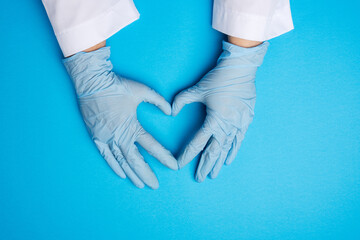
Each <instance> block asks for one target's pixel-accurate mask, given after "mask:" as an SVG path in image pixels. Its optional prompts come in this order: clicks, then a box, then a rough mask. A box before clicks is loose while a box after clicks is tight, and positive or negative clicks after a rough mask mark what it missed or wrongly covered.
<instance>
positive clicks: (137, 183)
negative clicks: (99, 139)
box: [110, 143, 145, 188]
mask: <svg viewBox="0 0 360 240" xmlns="http://www.w3.org/2000/svg"><path fill="white" fill-rule="evenodd" d="M110 149H111V151H112V153H113V154H114V156H115V158H116V160H117V161H118V162H119V165H120V166H121V168H122V169H123V170H124V172H125V174H126V175H127V176H128V178H129V179H130V181H131V182H132V183H133V184H134V185H135V186H136V187H138V188H144V186H145V185H144V183H143V182H142V181H141V180H140V178H139V177H138V176H137V175H136V174H135V172H134V171H133V170H132V169H131V167H130V166H129V164H128V163H127V162H126V160H125V158H124V156H123V154H122V152H121V150H120V149H119V147H118V146H116V144H114V143H113V144H111V145H110Z"/></svg>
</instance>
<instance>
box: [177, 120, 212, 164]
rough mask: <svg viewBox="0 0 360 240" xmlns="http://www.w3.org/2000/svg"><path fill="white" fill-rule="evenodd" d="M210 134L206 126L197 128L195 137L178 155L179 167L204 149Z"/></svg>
mask: <svg viewBox="0 0 360 240" xmlns="http://www.w3.org/2000/svg"><path fill="white" fill-rule="evenodd" d="M211 135H212V134H211V132H210V131H209V130H208V129H207V128H204V126H203V127H201V128H200V129H199V131H198V132H197V133H196V135H195V137H194V138H193V139H192V140H191V142H190V143H189V144H188V145H187V146H186V148H185V150H184V151H183V152H182V153H181V155H180V156H179V158H178V166H179V169H180V168H182V167H184V166H185V165H186V164H188V163H189V162H190V161H191V160H193V159H194V158H195V157H196V156H197V155H198V154H199V153H200V152H201V151H202V150H203V149H204V147H205V146H206V144H207V142H208V141H209V139H210V137H211Z"/></svg>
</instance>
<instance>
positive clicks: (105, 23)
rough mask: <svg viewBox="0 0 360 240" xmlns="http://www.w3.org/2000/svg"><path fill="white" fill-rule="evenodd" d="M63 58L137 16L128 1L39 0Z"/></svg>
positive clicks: (104, 37) (98, 41)
mask: <svg viewBox="0 0 360 240" xmlns="http://www.w3.org/2000/svg"><path fill="white" fill-rule="evenodd" d="M42 2H43V4H44V7H45V10H46V12H47V15H48V17H49V19H50V22H51V25H52V27H53V30H54V32H55V35H56V38H57V40H58V42H59V45H60V48H61V50H62V52H63V54H64V56H65V57H68V56H70V55H73V54H75V53H77V52H80V51H83V50H85V49H87V48H90V47H92V46H94V45H96V44H98V43H100V42H102V41H104V40H106V39H108V38H109V37H111V36H112V35H113V34H115V33H116V32H118V31H119V30H120V29H122V28H124V27H125V26H127V25H129V24H130V23H132V22H133V21H135V20H137V19H138V18H139V16H140V15H139V12H138V11H137V9H136V7H135V5H134V2H133V1H132V0H101V1H99V0H42Z"/></svg>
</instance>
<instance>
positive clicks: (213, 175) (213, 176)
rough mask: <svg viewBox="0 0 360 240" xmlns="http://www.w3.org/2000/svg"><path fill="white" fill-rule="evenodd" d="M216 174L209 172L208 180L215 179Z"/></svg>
mask: <svg viewBox="0 0 360 240" xmlns="http://www.w3.org/2000/svg"><path fill="white" fill-rule="evenodd" d="M218 174H219V173H218V172H216V173H215V172H210V174H209V177H210V179H215V178H216V177H217V176H218Z"/></svg>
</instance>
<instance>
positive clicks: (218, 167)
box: [209, 129, 236, 179]
mask: <svg viewBox="0 0 360 240" xmlns="http://www.w3.org/2000/svg"><path fill="white" fill-rule="evenodd" d="M235 133H236V129H234V131H233V133H232V134H231V135H229V136H227V137H226V140H225V142H224V144H223V146H222V150H221V153H220V157H219V159H218V160H217V161H216V163H215V165H214V168H213V169H212V170H211V172H210V175H209V177H210V178H211V179H214V178H216V177H217V176H218V175H219V172H220V170H221V168H222V166H223V165H224V162H225V159H226V157H227V155H228V153H229V150H230V148H231V144H232V142H233V141H234V138H235Z"/></svg>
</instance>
